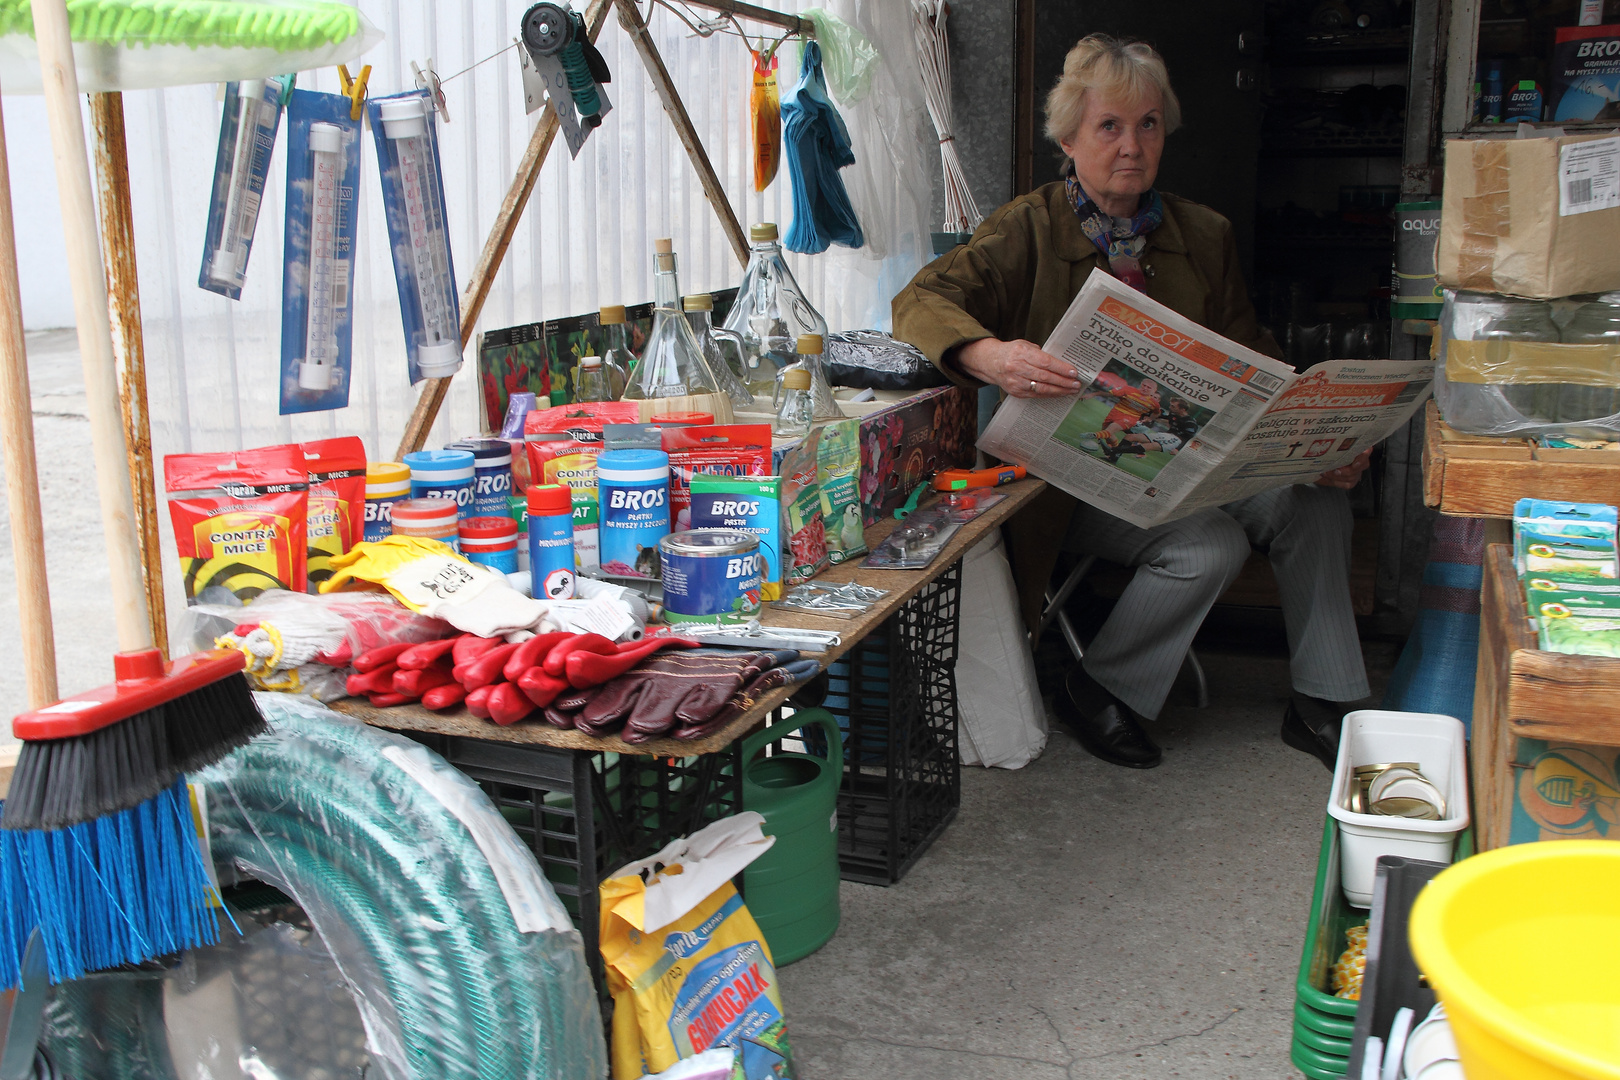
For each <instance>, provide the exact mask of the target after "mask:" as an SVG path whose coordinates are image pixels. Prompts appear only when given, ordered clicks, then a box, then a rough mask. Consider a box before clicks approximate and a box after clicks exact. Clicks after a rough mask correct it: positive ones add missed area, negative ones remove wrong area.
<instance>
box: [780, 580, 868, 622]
mask: <svg viewBox="0 0 1620 1080" xmlns="http://www.w3.org/2000/svg"><path fill="white" fill-rule="evenodd" d="M888 595H889V590H887V589H874V588H872V587H871V586H870V585H862V584H860V583H859V582H854V581H850V582H846V583H845V584H843V585H822V584H820V583H818V582H814V581H807V582H805V583H804V584H803V585H796V586H794V587H793V588H791V589H789V590H788V591H787V592H786V594H784V595H783V596H782V598H781V599H780V600H778V601H777V602H776V606H777V607H779V608H793V609H795V610H798V611H803V612H805V613H807V614H810V615H825V616H827V617H828V618H830V619H853V618H854V617H855V616H857V615H860V614H862V613H864V612H867V611H870V610H872V605H873V604H875V603H877V602H878V601H879V600H881V599H883V598H884V597H885V596H888Z"/></svg>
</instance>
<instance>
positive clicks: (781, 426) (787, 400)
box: [771, 367, 816, 438]
mask: <svg viewBox="0 0 1620 1080" xmlns="http://www.w3.org/2000/svg"><path fill="white" fill-rule="evenodd" d="M815 414H816V403H815V399H814V397H813V396H812V394H811V392H810V372H809V371H808V370H806V369H805V368H802V367H790V368H788V369H787V370H786V371H784V372H782V405H781V407H780V408H778V409H777V410H776V419H775V420H773V421H772V422H771V434H772V435H780V436H783V437H784V438H796V437H798V436H800V435H808V434H809V433H810V425H811V424H813V423H814V422H815Z"/></svg>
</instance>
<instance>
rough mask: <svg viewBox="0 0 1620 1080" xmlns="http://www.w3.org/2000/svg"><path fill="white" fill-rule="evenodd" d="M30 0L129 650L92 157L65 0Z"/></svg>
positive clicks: (136, 566) (130, 592)
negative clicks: (92, 187)
mask: <svg viewBox="0 0 1620 1080" xmlns="http://www.w3.org/2000/svg"><path fill="white" fill-rule="evenodd" d="M30 7H31V8H32V10H33V15H34V41H35V43H36V44H37V45H38V46H39V67H40V76H41V77H42V79H43V80H44V83H45V112H46V116H47V118H48V119H49V122H50V128H51V152H52V156H53V158H54V159H55V161H56V190H57V193H58V195H59V196H60V198H61V200H62V231H63V233H64V234H65V237H66V240H67V246H66V255H67V265H68V279H69V281H70V282H71V284H72V286H73V316H74V321H75V322H76V324H77V327H78V332H79V357H80V359H81V360H82V361H83V363H84V392H85V398H86V402H87V404H88V406H89V411H90V445H91V449H92V450H93V452H94V457H95V464H96V492H97V494H98V495H99V496H100V500H101V528H102V532H104V533H105V534H106V539H107V558H108V561H109V562H110V563H111V569H112V606H113V622H114V624H115V626H116V627H117V630H118V649H119V651H120V652H135V651H137V650H140V649H150V648H152V629H151V626H150V625H149V624H148V621H147V608H146V595H145V592H144V591H143V588H142V577H141V555H140V549H139V547H138V546H137V544H136V539H135V528H136V525H135V498H134V495H133V493H132V490H131V488H130V483H129V469H128V458H127V454H126V449H125V443H124V422H123V417H122V415H121V413H120V411H119V407H118V370H117V364H116V362H115V361H114V359H113V346H112V327H111V324H110V322H109V317H108V314H107V275H106V271H105V270H104V269H103V267H102V262H101V241H100V238H99V237H98V236H97V235H96V204H95V200H94V199H93V198H91V194H90V192H91V186H90V157H89V154H88V153H87V151H86V150H85V141H84V119H83V117H81V116H80V114H79V77H78V73H77V72H76V71H75V70H74V66H73V41H72V38H71V37H70V35H69V31H68V15H67V4H66V3H65V0H30Z"/></svg>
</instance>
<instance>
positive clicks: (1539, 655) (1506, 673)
mask: <svg viewBox="0 0 1620 1080" xmlns="http://www.w3.org/2000/svg"><path fill="white" fill-rule="evenodd" d="M1472 735H1473V748H1472V760H1473V769H1472V779H1473V789H1474V790H1473V796H1474V816H1475V819H1476V830H1475V832H1476V837H1477V842H1478V846H1479V850H1481V851H1488V850H1490V849H1492V848H1498V847H1502V846H1504V845H1506V844H1509V843H1519V842H1522V841H1526V840H1544V839H1554V838H1557V837H1561V836H1568V837H1576V836H1579V837H1593V836H1609V837H1612V838H1613V839H1616V840H1620V778H1617V777H1616V775H1615V770H1616V761H1617V759H1620V659H1617V658H1611V657H1604V656H1567V655H1564V654H1562V653H1550V652H1543V651H1542V650H1541V649H1540V648H1538V647H1537V644H1536V634H1535V630H1534V629H1533V628H1532V626H1531V623H1530V620H1529V617H1528V615H1527V613H1526V610H1525V600H1524V591H1523V590H1522V589H1521V588H1520V586H1519V579H1518V575H1517V574H1515V573H1514V570H1513V549H1512V548H1511V547H1510V546H1509V545H1507V544H1492V545H1490V546H1489V547H1487V548H1486V551H1485V581H1484V588H1483V592H1482V595H1481V600H1480V616H1479V669H1478V672H1477V674H1476V675H1475V682H1474V725H1473V732H1472ZM1611 825H1612V826H1613V828H1612V830H1611V828H1610V826H1611ZM1516 827H1517V828H1516Z"/></svg>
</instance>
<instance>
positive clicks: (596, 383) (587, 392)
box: [574, 356, 613, 401]
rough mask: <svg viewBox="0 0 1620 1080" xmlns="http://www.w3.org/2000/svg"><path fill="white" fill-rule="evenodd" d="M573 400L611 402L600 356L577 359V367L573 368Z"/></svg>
mask: <svg viewBox="0 0 1620 1080" xmlns="http://www.w3.org/2000/svg"><path fill="white" fill-rule="evenodd" d="M574 400H575V401H612V400H613V392H612V391H611V390H610V389H608V378H607V371H606V370H605V369H604V367H603V364H602V358H601V357H600V356H582V357H580V358H579V365H578V366H577V367H575V368H574Z"/></svg>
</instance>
